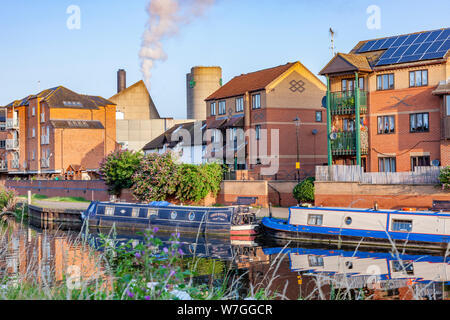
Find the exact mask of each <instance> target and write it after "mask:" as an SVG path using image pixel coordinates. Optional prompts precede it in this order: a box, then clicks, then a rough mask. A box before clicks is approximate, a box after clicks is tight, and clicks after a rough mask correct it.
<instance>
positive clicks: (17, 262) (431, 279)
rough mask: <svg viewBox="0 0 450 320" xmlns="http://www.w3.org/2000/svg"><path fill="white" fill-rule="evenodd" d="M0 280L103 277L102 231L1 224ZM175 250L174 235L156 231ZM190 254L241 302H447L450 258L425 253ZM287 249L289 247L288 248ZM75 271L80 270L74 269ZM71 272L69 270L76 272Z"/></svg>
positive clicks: (236, 249) (206, 278)
mask: <svg viewBox="0 0 450 320" xmlns="http://www.w3.org/2000/svg"><path fill="white" fill-rule="evenodd" d="M0 231H1V233H0V234H1V237H0V279H7V280H8V282H9V283H10V284H11V283H17V282H18V281H23V280H28V281H37V282H39V283H44V284H48V285H53V284H61V283H62V282H63V281H64V279H65V278H64V276H65V275H66V276H67V273H68V270H69V271H70V270H71V271H70V272H73V271H74V270H75V271H76V272H77V274H79V275H80V277H82V278H83V279H95V278H96V277H103V275H104V270H103V267H102V265H101V264H100V258H99V257H100V256H101V253H102V245H101V241H100V236H99V234H98V233H95V232H91V233H90V234H89V235H88V237H87V238H83V239H84V240H86V241H83V240H82V238H81V237H80V236H79V233H71V232H62V231H59V232H58V231H48V230H40V229H37V228H33V227H30V226H26V225H21V224H20V223H17V222H15V221H14V220H10V219H8V220H6V221H4V222H3V223H2V224H1V229H0ZM157 236H158V238H160V239H161V240H162V241H163V243H166V244H167V246H168V245H169V243H168V242H169V239H170V237H171V235H170V234H163V233H161V234H158V235H157ZM115 239H116V241H117V242H118V243H128V242H129V241H131V242H132V243H133V244H134V245H137V244H138V243H139V242H140V241H143V236H139V235H136V234H134V233H128V234H127V233H123V232H122V233H120V234H118V235H116V236H115ZM180 242H181V249H182V250H183V252H185V253H186V256H187V257H188V258H189V257H196V258H203V259H207V260H214V261H220V262H221V263H222V265H223V268H222V269H220V270H221V271H220V273H219V274H217V273H214V274H212V272H210V271H205V272H203V273H201V274H200V276H198V277H197V278H196V279H195V282H197V283H209V284H214V283H217V284H220V283H222V284H223V281H224V279H227V280H226V281H227V282H228V287H233V288H235V289H234V291H233V295H234V297H235V298H242V297H247V296H248V295H249V293H256V292H258V291H260V290H263V291H264V292H265V294H266V295H268V296H274V297H275V298H276V299H290V300H294V299H299V298H302V299H449V288H450V286H449V285H450V258H448V257H447V258H444V257H443V256H439V255H427V254H417V253H416V254H400V255H396V254H393V253H390V252H387V251H385V252H365V251H360V250H358V251H352V250H336V249H332V248H325V247H309V246H307V245H301V246H299V245H296V244H289V243H286V244H285V246H284V247H283V246H282V245H280V244H269V243H263V242H261V240H260V241H259V243H257V242H235V241H231V240H230V239H217V238H208V237H186V236H183V235H181V238H180ZM283 245H284V244H283ZM74 266H75V269H74ZM70 272H69V273H70Z"/></svg>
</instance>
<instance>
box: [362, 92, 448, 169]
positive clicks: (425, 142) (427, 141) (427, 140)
mask: <svg viewBox="0 0 450 320" xmlns="http://www.w3.org/2000/svg"><path fill="white" fill-rule="evenodd" d="M433 90H434V87H423V88H407V89H401V90H386V91H373V92H371V93H370V95H369V100H370V103H369V113H370V115H371V116H370V120H369V121H370V122H369V130H370V137H369V139H370V140H369V143H370V154H369V163H368V164H369V169H370V171H373V172H377V171H378V156H379V155H382V154H389V155H390V154H395V155H396V162H397V171H411V153H414V152H419V153H420V152H427V153H429V154H430V159H431V161H433V160H435V159H440V156H441V155H440V153H441V148H440V138H441V117H440V112H441V111H440V110H441V98H440V97H438V96H434V95H433V94H432V91H433ZM399 100H403V102H404V103H400V102H399ZM405 103H406V104H405ZM411 113H428V114H429V125H430V131H429V132H426V133H410V114H411ZM382 115H387V116H388V115H394V116H395V133H394V134H378V131H377V128H378V124H377V121H378V116H382Z"/></svg>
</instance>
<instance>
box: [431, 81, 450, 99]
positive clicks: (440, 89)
mask: <svg viewBox="0 0 450 320" xmlns="http://www.w3.org/2000/svg"><path fill="white" fill-rule="evenodd" d="M433 94H435V95H444V94H450V79H448V80H447V81H441V82H440V83H439V85H438V86H437V88H436V90H434V91H433Z"/></svg>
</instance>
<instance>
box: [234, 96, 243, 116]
mask: <svg viewBox="0 0 450 320" xmlns="http://www.w3.org/2000/svg"><path fill="white" fill-rule="evenodd" d="M242 111H244V98H242V97H241V98H237V99H236V112H242Z"/></svg>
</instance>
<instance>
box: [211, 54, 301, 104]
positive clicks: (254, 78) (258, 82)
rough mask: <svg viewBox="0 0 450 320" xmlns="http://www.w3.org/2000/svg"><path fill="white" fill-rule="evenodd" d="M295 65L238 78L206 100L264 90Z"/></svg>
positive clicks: (282, 66) (290, 64) (291, 64)
mask: <svg viewBox="0 0 450 320" xmlns="http://www.w3.org/2000/svg"><path fill="white" fill-rule="evenodd" d="M294 65H295V62H293V63H287V64H285V65H281V66H278V67H274V68H270V69H264V70H260V71H256V72H252V73H247V74H243V75H240V76H237V77H235V78H233V79H231V80H230V81H229V82H228V83H227V84H225V85H224V86H222V87H221V88H220V89H218V90H217V91H216V92H214V93H213V94H212V95H210V96H209V97H208V98H206V101H208V100H216V99H224V98H230V97H235V96H239V95H243V94H245V93H246V92H253V91H258V90H263V89H264V88H265V87H266V86H268V85H269V84H270V83H271V82H272V81H274V80H275V79H276V78H278V77H279V76H281V75H282V74H283V73H285V72H286V71H288V70H289V69H290V68H291V67H292V66H294Z"/></svg>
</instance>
